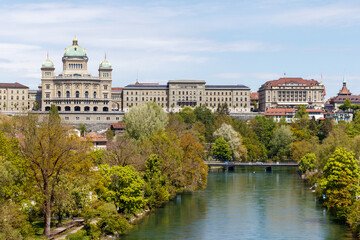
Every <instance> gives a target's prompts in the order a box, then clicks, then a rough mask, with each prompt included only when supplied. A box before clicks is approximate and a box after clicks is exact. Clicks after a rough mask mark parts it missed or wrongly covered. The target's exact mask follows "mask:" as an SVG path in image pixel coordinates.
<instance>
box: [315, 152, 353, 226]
mask: <svg viewBox="0 0 360 240" xmlns="http://www.w3.org/2000/svg"><path fill="white" fill-rule="evenodd" d="M323 171H324V177H323V178H322V179H321V182H320V187H321V189H322V192H323V194H325V197H326V198H325V202H324V205H325V206H326V207H328V208H329V209H332V210H335V212H336V215H337V217H338V218H339V219H342V220H345V219H346V217H347V215H348V214H349V209H350V206H351V205H352V204H353V203H354V202H355V201H356V198H355V197H356V196H358V195H359V186H358V185H357V183H358V180H359V167H358V162H357V161H356V160H355V159H354V154H353V153H352V152H347V151H346V150H345V148H337V149H336V150H335V152H334V154H333V155H332V156H331V157H330V158H329V160H328V161H327V163H326V165H325V167H324V170H323Z"/></svg>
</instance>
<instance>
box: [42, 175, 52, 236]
mask: <svg viewBox="0 0 360 240" xmlns="http://www.w3.org/2000/svg"><path fill="white" fill-rule="evenodd" d="M44 182H45V183H44V190H45V204H44V211H45V219H44V233H43V235H44V236H46V237H47V238H49V237H50V224H51V200H50V191H49V185H48V183H47V181H44Z"/></svg>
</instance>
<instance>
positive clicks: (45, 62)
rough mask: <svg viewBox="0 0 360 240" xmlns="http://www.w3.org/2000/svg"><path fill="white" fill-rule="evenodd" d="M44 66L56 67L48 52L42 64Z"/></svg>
mask: <svg viewBox="0 0 360 240" xmlns="http://www.w3.org/2000/svg"><path fill="white" fill-rule="evenodd" d="M41 67H42V68H54V63H53V62H52V61H51V60H50V59H49V54H47V58H46V60H45V61H44V62H43V63H42V65H41Z"/></svg>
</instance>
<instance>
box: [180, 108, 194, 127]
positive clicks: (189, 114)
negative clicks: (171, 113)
mask: <svg viewBox="0 0 360 240" xmlns="http://www.w3.org/2000/svg"><path fill="white" fill-rule="evenodd" d="M179 115H180V116H181V118H182V119H183V120H184V122H185V123H188V124H193V123H194V122H195V121H196V115H195V113H194V110H192V109H191V108H190V107H184V108H183V109H181V111H180V112H179Z"/></svg>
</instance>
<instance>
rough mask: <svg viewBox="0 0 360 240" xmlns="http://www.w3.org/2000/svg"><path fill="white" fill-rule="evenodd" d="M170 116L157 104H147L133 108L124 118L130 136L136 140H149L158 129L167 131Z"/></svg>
mask: <svg viewBox="0 0 360 240" xmlns="http://www.w3.org/2000/svg"><path fill="white" fill-rule="evenodd" d="M168 121H169V120H168V116H167V114H166V113H165V112H164V110H163V109H162V107H161V106H159V105H157V104H156V103H155V102H147V103H144V104H141V105H139V106H136V107H132V108H131V109H130V111H129V112H128V113H127V114H126V115H125V116H124V125H125V129H126V133H127V134H128V136H130V137H131V138H134V139H141V140H143V139H148V138H150V137H151V135H153V134H154V133H155V132H156V131H157V130H158V129H165V127H166V125H167V124H168Z"/></svg>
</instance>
